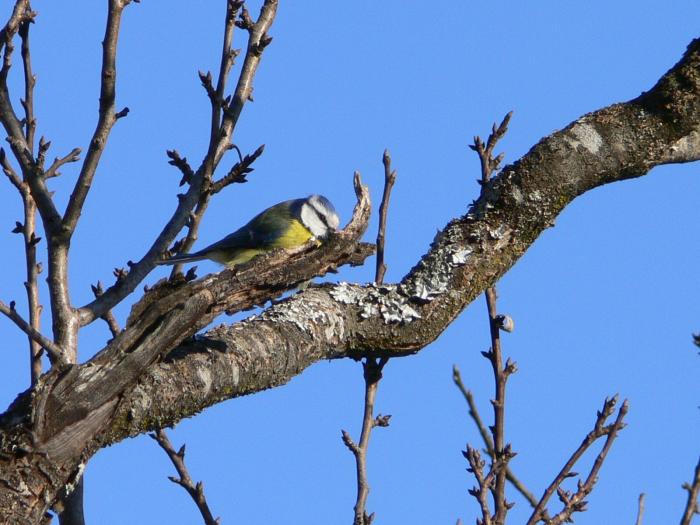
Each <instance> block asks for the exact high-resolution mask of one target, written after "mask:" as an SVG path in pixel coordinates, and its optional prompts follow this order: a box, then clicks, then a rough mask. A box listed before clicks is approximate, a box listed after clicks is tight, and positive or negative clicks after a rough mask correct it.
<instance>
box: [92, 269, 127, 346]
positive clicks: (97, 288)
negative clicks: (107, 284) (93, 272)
mask: <svg viewBox="0 0 700 525" xmlns="http://www.w3.org/2000/svg"><path fill="white" fill-rule="evenodd" d="M90 288H91V289H92V293H93V294H94V295H95V297H99V296H100V295H102V294H103V293H104V289H103V288H102V283H101V282H100V281H97V284H93V285H90ZM102 320H103V321H104V322H105V323H107V327H108V328H109V332H110V333H111V334H112V337H117V336H118V335H119V333H120V332H121V331H122V330H121V328H120V327H119V322H118V321H117V318H116V317H114V314H113V313H112V310H108V311H107V313H106V314H104V315H103V316H102Z"/></svg>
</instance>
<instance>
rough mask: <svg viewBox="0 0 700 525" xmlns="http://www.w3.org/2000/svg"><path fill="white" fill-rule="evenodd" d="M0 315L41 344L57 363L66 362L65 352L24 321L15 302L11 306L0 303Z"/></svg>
mask: <svg viewBox="0 0 700 525" xmlns="http://www.w3.org/2000/svg"><path fill="white" fill-rule="evenodd" d="M0 313H2V314H5V315H6V316H7V317H8V318H9V319H10V320H11V321H12V322H14V323H15V324H16V325H17V326H18V327H19V329H20V330H22V331H23V332H24V333H25V334H27V335H28V336H29V337H31V338H32V339H34V340H35V341H36V342H37V343H39V344H40V345H41V346H42V347H43V348H44V349H45V350H46V351H47V352H48V353H49V355H51V357H52V358H53V359H54V361H55V362H57V363H63V362H65V359H64V356H63V350H61V348H60V347H58V346H57V345H56V344H55V343H53V342H52V341H50V340H49V339H47V338H46V337H45V336H44V335H43V334H41V333H40V332H38V331H37V330H35V329H34V328H32V326H31V325H30V324H29V323H27V321H25V320H24V319H22V316H21V315H19V314H18V313H17V311H16V310H15V303H14V301H12V302H11V303H10V304H9V306H8V305H7V304H5V303H4V302H2V301H0Z"/></svg>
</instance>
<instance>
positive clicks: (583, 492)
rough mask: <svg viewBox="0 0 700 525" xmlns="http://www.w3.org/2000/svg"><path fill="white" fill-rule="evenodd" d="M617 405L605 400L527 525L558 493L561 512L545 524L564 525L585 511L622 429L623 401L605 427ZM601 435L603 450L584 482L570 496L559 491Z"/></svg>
mask: <svg viewBox="0 0 700 525" xmlns="http://www.w3.org/2000/svg"><path fill="white" fill-rule="evenodd" d="M616 404H617V396H614V397H612V398H609V399H606V400H605V402H604V403H603V409H602V410H601V411H600V412H598V416H597V418H596V422H595V426H594V428H593V430H591V431H590V432H589V433H588V434H587V435H586V437H585V438H584V439H583V441H582V442H581V444H580V445H579V447H578V448H577V449H576V450H575V451H574V453H573V454H572V455H571V457H570V458H569V460H568V461H567V462H566V464H565V465H564V467H563V468H562V469H561V471H560V472H559V474H557V476H556V477H555V478H554V481H552V483H551V484H550V485H549V487H547V489H546V490H545V492H544V494H543V495H542V498H541V499H540V502H539V503H538V504H537V508H535V510H534V511H533V512H532V514H531V515H530V519H529V520H528V521H527V525H535V524H536V523H537V522H539V521H541V520H542V519H543V517H544V511H545V509H546V507H547V503H548V502H549V499H550V498H551V497H552V495H554V493H555V492H557V493H558V495H559V499H560V500H561V501H562V503H564V509H563V510H562V511H561V512H559V513H558V514H557V515H556V516H554V517H553V518H551V519H549V520H547V525H558V524H559V523H564V522H566V521H567V520H569V519H570V518H571V515H572V514H573V513H574V512H583V511H584V510H586V501H585V499H584V498H585V497H586V496H588V494H590V492H591V491H592V490H593V486H594V485H595V482H596V481H597V477H598V472H599V471H600V468H601V466H602V465H603V462H604V461H605V457H606V456H607V454H608V451H609V450H610V447H611V446H612V444H613V442H614V441H615V438H616V437H617V434H618V432H619V431H620V430H621V429H622V428H623V427H624V422H623V421H624V418H625V415H626V414H627V411H628V409H629V405H628V403H627V401H626V400H625V401H624V402H623V403H622V406H620V409H619V410H618V412H617V418H616V419H615V422H614V423H613V424H611V425H606V424H605V422H606V421H607V419H608V418H609V417H610V416H611V415H612V413H613V412H614V410H615V405H616ZM604 436H606V440H605V444H604V445H603V448H602V450H601V451H600V453H599V454H598V456H596V459H595V461H594V462H593V466H592V467H591V470H590V472H589V474H588V477H587V478H586V481H585V482H583V481H581V480H579V482H578V486H577V491H576V493H575V494H573V495H572V494H570V493H569V492H568V491H565V490H563V489H562V488H561V484H562V483H563V481H564V480H565V479H567V478H570V477H574V476H576V475H577V474H576V473H574V472H572V469H573V467H574V465H575V464H576V463H577V462H578V460H579V459H580V458H581V456H583V454H584V453H585V452H586V451H587V450H588V449H589V448H590V447H591V445H593V443H595V442H596V441H597V440H598V439H600V438H601V437H604Z"/></svg>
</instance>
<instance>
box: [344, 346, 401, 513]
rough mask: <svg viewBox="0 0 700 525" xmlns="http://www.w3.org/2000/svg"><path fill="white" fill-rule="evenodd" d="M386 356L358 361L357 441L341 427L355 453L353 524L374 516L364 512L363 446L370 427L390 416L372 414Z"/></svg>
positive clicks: (384, 424) (366, 488) (386, 422)
mask: <svg viewBox="0 0 700 525" xmlns="http://www.w3.org/2000/svg"><path fill="white" fill-rule="evenodd" d="M386 362H387V359H386V358H382V359H379V360H375V359H374V358H367V360H366V361H365V362H364V363H363V364H362V369H363V371H364V378H365V406H364V413H363V416H362V431H361V432H360V442H359V443H357V444H355V443H354V442H353V440H352V438H351V437H350V434H348V433H347V432H346V431H345V430H343V431H342V436H343V442H344V443H345V445H346V446H347V447H348V449H349V450H350V452H352V453H353V455H354V456H355V467H356V474H357V499H356V501H355V507H354V511H355V518H354V520H353V525H370V524H371V523H372V521H373V520H374V513H372V514H369V515H368V514H367V510H366V507H367V496H368V495H369V482H368V480H367V449H368V448H369V438H370V435H371V433H372V429H373V428H374V427H387V426H389V419H390V418H391V416H389V415H387V416H382V415H381V414H379V415H378V416H377V417H376V418H375V417H374V401H375V398H376V396H377V387H378V384H379V381H380V380H381V378H382V369H383V368H384V365H385V364H386Z"/></svg>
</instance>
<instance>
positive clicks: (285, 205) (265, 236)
mask: <svg viewBox="0 0 700 525" xmlns="http://www.w3.org/2000/svg"><path fill="white" fill-rule="evenodd" d="M297 200H298V199H297ZM297 200H291V201H285V202H280V203H279V204H276V205H274V206H272V207H271V208H268V209H266V210H265V211H263V212H262V213H260V214H258V215H256V216H255V217H254V218H253V219H251V220H250V222H248V224H246V225H245V226H242V227H241V228H239V229H237V230H236V231H235V232H233V233H231V234H229V235H227V236H226V237H224V238H223V239H221V240H220V241H218V242H215V243H214V244H212V245H211V246H207V247H206V248H204V249H203V250H200V252H197V253H210V252H213V251H227V250H238V249H251V248H252V249H259V248H266V247H269V246H270V245H271V244H273V243H274V241H275V240H277V239H278V238H279V237H280V235H282V233H283V232H284V230H285V228H286V227H287V226H288V224H289V221H291V220H292V219H293V218H294V206H296V205H297Z"/></svg>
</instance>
